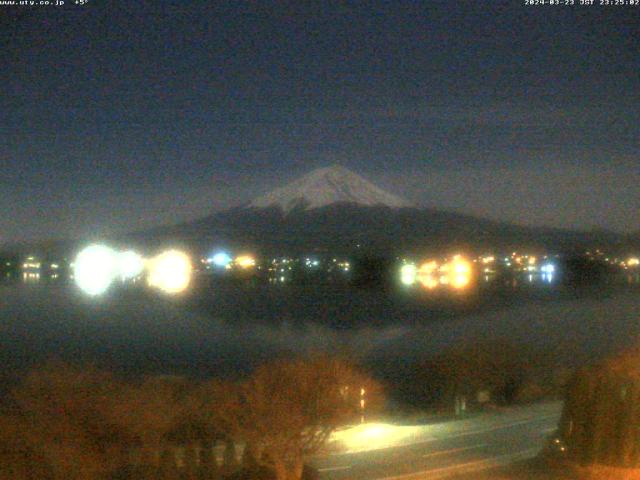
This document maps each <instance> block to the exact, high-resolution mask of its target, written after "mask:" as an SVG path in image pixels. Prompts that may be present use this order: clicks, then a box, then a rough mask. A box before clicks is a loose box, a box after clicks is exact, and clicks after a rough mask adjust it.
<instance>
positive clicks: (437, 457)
mask: <svg viewBox="0 0 640 480" xmlns="http://www.w3.org/2000/svg"><path fill="white" fill-rule="evenodd" d="M561 408H562V403H561V402H545V403H538V404H535V405H531V406H526V407H517V408H511V409H508V410H503V411H500V412H495V413H485V414H480V415H476V416H473V417H471V418H468V419H465V420H456V421H450V422H445V423H438V424H430V425H390V424H369V425H362V426H358V427H354V428H351V429H348V430H343V431H340V432H337V433H336V434H335V435H334V437H333V439H332V442H331V446H332V449H333V453H329V454H325V455H322V456H319V457H317V458H316V459H314V461H313V465H314V466H315V467H316V468H317V469H318V470H319V471H320V474H321V478H322V479H323V480H359V479H362V480H413V479H415V480H418V479H429V480H432V479H439V478H447V477H450V476H453V475H460V474H465V478H473V477H472V476H469V475H472V474H473V472H479V471H482V470H486V469H487V468H491V467H496V466H500V465H506V464H509V463H512V462H514V461H518V460H524V459H527V458H532V457H534V456H535V455H536V454H537V453H538V452H539V451H540V449H541V448H542V447H543V445H544V443H545V441H546V440H547V439H548V437H549V436H550V435H551V434H552V433H553V432H554V431H555V429H556V426H557V424H558V420H559V418H560V413H561Z"/></svg>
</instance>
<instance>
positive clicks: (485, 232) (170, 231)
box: [127, 166, 626, 254]
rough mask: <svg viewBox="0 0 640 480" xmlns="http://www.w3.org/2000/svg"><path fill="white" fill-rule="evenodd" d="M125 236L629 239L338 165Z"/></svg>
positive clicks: (295, 242) (398, 243) (526, 243)
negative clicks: (434, 202) (460, 202)
mask: <svg viewBox="0 0 640 480" xmlns="http://www.w3.org/2000/svg"><path fill="white" fill-rule="evenodd" d="M127 238H128V239H129V240H132V241H134V242H135V243H138V244H141V245H143V244H144V245H146V246H153V245H155V246H158V245H166V244H176V243H177V244H182V245H184V246H185V247H190V248H195V249H197V250H201V251H205V250H209V249H211V248H213V247H215V246H219V247H220V246H226V247H227V248H231V249H234V250H242V249H251V250H252V251H260V252H264V253H267V252H269V253H274V254H282V253H287V254H289V253H290V254H294V253H296V252H311V251H330V252H334V253H339V252H352V251H354V249H356V248H361V247H362V248H363V249H369V250H374V251H379V252H385V253H389V252H411V251H434V250H450V249H452V248H463V249H473V250H479V249H482V250H487V251H494V250H496V249H507V250H508V251H512V250H511V249H521V248H526V247H534V248H535V247H540V248H545V249H547V250H550V251H567V250H573V249H577V248H583V247H592V246H604V245H620V244H621V242H626V239H625V238H624V237H622V236H620V235H617V234H615V233H612V232H579V231H572V230H562V229H557V228H546V227H528V226H522V225H514V224H510V223H505V222H498V221H493V220H488V219H483V218H478V217H473V216H470V215H464V214H460V213H455V212H447V211H442V210H435V209H431V208H419V207H417V206H413V205H412V204H411V203H410V202H408V201H407V200H404V199H402V198H400V197H399V196H397V195H394V194H391V193H388V192H385V191H384V190H382V189H381V188H379V187H377V186H376V185H374V184H373V183H371V182H369V181H368V180H366V179H364V178H363V177H361V176H359V175H357V174H356V173H354V172H352V171H350V170H348V169H346V168H344V167H341V166H333V167H326V168H320V169H317V170H314V171H312V172H310V173H308V174H307V175H304V176H303V177H301V178H299V179H297V180H294V181H293V182H291V183H289V184H287V185H285V186H283V187H280V188H277V189H275V190H273V191H271V192H269V193H267V194H265V195H262V196H260V197H258V198H256V199H254V200H253V201H251V202H248V203H247V204H245V205H243V206H242V207H238V208H233V209H231V210H227V211H224V212H218V213H214V214H212V215H209V216H207V217H204V218H201V219H199V220H195V221H192V222H187V223H182V224H179V225H173V226H169V227H158V228H154V229H151V230H146V231H144V232H137V233H133V234H131V235H128V236H127Z"/></svg>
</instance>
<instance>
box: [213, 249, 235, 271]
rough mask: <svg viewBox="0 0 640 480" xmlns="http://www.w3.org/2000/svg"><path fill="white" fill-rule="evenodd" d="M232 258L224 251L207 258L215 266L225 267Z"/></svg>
mask: <svg viewBox="0 0 640 480" xmlns="http://www.w3.org/2000/svg"><path fill="white" fill-rule="evenodd" d="M232 261H233V259H232V258H231V256H230V255H229V254H228V253H226V252H218V253H216V254H215V255H214V256H213V257H211V258H210V259H209V263H213V264H214V265H215V266H216V267H220V268H226V266H227V265H229V264H230V263H231V262H232Z"/></svg>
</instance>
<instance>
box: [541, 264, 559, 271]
mask: <svg viewBox="0 0 640 480" xmlns="http://www.w3.org/2000/svg"><path fill="white" fill-rule="evenodd" d="M540 271H541V272H542V273H554V272H555V271H556V267H555V265H553V264H551V263H547V264H545V265H543V266H542V267H540Z"/></svg>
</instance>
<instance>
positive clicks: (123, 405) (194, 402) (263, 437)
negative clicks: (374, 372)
mask: <svg viewBox="0 0 640 480" xmlns="http://www.w3.org/2000/svg"><path fill="white" fill-rule="evenodd" d="M363 388H364V389H366V391H367V398H368V405H367V408H375V406H376V404H379V403H380V402H379V399H380V398H381V397H380V389H379V387H378V386H377V385H376V384H375V383H374V382H373V381H372V380H371V379H370V378H369V377H367V376H366V375H365V374H363V373H362V372H361V371H359V370H358V369H356V368H355V367H353V366H352V365H351V364H350V363H348V362H346V361H342V360H336V359H329V358H326V357H314V358H311V359H305V360H287V361H285V360H281V361H275V362H272V363H269V364H266V365H263V366H262V367H260V368H258V369H257V370H256V371H255V372H254V373H253V374H252V375H251V377H250V378H248V379H246V380H244V381H242V382H235V383H231V382H222V381H218V380H210V381H199V382H197V381H191V380H187V379H185V378H179V377H167V376H164V377H152V378H146V379H143V380H141V381H125V380H124V379H122V378H117V377H116V376H114V375H112V374H110V373H108V372H105V371H101V370H98V369H95V368H78V367H73V366H70V365H66V364H60V363H50V364H48V365H46V366H44V367H42V368H38V369H35V370H33V371H32V372H31V373H30V374H29V375H28V376H27V377H26V378H25V379H24V380H23V381H22V382H21V383H20V384H19V385H18V386H16V388H15V389H14V390H13V391H12V393H11V394H10V395H9V398H8V399H7V400H6V402H5V405H4V409H3V412H2V415H1V416H0V478H1V479H3V480H4V479H7V480H9V479H11V480H23V479H24V480H26V479H34V480H35V479H38V480H58V479H60V480H62V479H64V480H75V479H77V480H93V479H96V480H97V479H125V478H131V479H166V480H170V479H178V478H180V479H189V480H191V479H193V480H195V479H219V478H244V477H243V475H245V476H246V475H249V477H247V478H256V477H259V476H260V475H263V476H264V475H267V478H275V479H277V480H293V479H296V480H297V479H299V478H301V476H302V471H303V465H304V461H305V459H306V458H307V457H308V456H309V455H311V454H313V453H315V452H316V451H317V450H318V449H319V448H321V447H322V445H323V444H324V442H325V441H326V439H327V438H328V436H329V435H330V434H331V432H332V431H333V430H334V429H335V428H336V427H338V426H339V425H342V424H344V423H348V422H351V421H353V420H354V419H355V418H358V417H359V414H360V411H361V404H360V400H361V396H360V392H361V389H363ZM240 445H241V446H242V447H243V448H242V456H240V455H239V453H240V452H239V449H238V446H240ZM260 472H262V473H260Z"/></svg>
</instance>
